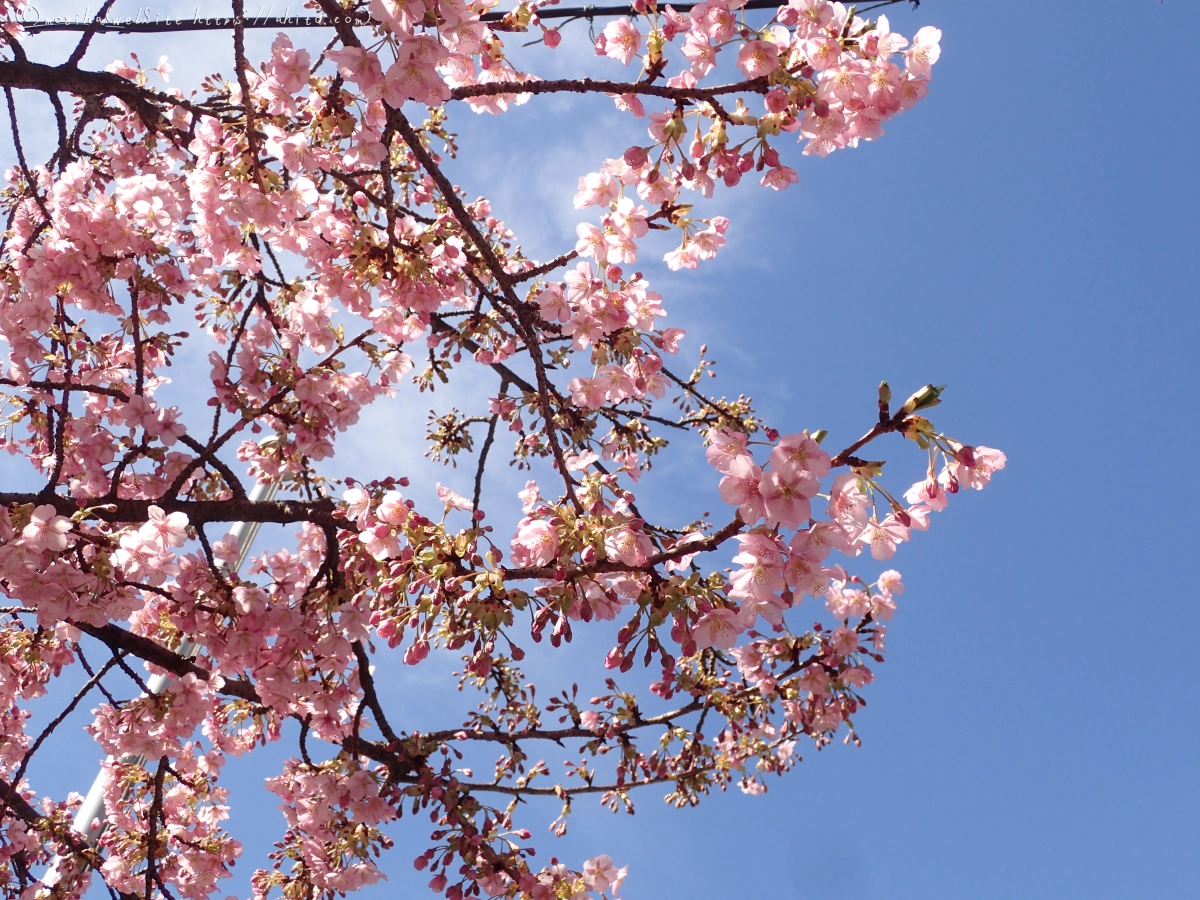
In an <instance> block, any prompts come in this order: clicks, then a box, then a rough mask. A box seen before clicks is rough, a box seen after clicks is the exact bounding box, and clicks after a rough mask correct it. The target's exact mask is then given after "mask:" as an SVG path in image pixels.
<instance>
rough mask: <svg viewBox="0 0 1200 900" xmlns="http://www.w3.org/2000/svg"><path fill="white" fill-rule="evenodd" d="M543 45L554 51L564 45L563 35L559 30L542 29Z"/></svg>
mask: <svg viewBox="0 0 1200 900" xmlns="http://www.w3.org/2000/svg"><path fill="white" fill-rule="evenodd" d="M542 43H544V44H545V45H546V46H547V47H549V48H550V49H551V50H553V49H554V48H555V47H557V46H558V45H559V44H560V43H562V35H561V34H559V31H558V29H557V28H545V27H543V28H542Z"/></svg>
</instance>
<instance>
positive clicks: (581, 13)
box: [25, 0, 920, 34]
mask: <svg viewBox="0 0 1200 900" xmlns="http://www.w3.org/2000/svg"><path fill="white" fill-rule="evenodd" d="M898 3H911V4H912V5H913V6H919V5H920V0H877V2H875V3H872V4H870V5H869V6H864V7H861V8H859V9H858V10H857V12H858V13H859V14H860V15H861V14H862V13H865V12H870V11H871V10H873V9H879V8H880V7H884V6H895V5H896V4H898ZM698 5H699V4H698V3H672V4H671V8H672V9H674V10H675V11H676V12H680V13H685V12H688V11H689V10H692V9H694V8H695V7H696V6H698ZM781 5H782V4H780V2H779V0H747V2H746V3H745V4H743V5H742V7H740V8H741V9H752V10H753V9H777V8H778V7H779V6H781ZM345 12H347V13H349V10H345ZM638 14H639V11H638V10H637V9H636V8H635V7H634V6H633V5H632V4H629V5H617V6H566V7H562V8H561V9H558V8H555V7H543V8H542V9H539V10H538V13H537V15H538V18H539V19H546V20H550V19H588V20H591V19H605V18H609V17H611V16H630V15H633V16H636V15H638ZM508 15H509V13H508V12H490V13H484V14H483V15H482V16H480V17H479V19H480V21H481V22H489V23H502V22H503V21H504V20H505V18H506V17H507V16H508ZM350 24H351V26H352V27H359V28H361V27H365V26H368V25H376V24H378V23H376V22H375V20H374V19H371V18H369V17H368V16H366V15H365V14H359V15H355V16H353V17H352V18H351V22H350ZM91 27H93V25H92V24H91V23H83V22H81V23H74V22H70V23H61V22H59V23H55V22H43V21H37V22H30V23H28V24H27V25H26V26H25V30H26V31H27V32H28V33H30V34H40V33H42V32H49V31H84V30H86V29H88V28H91ZM94 27H95V30H96V31H97V32H100V33H104V34H174V33H176V32H183V31H228V30H229V29H231V28H233V27H234V21H233V19H232V18H231V17H228V16H205V17H201V16H196V17H195V18H192V19H174V20H172V19H167V20H165V21H162V22H159V21H157V20H156V21H154V22H134V21H125V22H122V21H120V20H119V19H118V20H117V21H113V22H104V23H102V24H99V25H96V26H94ZM242 27H243V28H271V29H275V30H278V29H280V28H332V27H335V23H334V22H331V21H330V20H329V19H328V18H327V17H326V16H304V17H301V16H289V17H286V18H285V17H283V16H252V17H251V18H249V19H247V20H246V21H245V22H244V23H243V24H242ZM496 30H498V31H503V30H505V29H503V28H499V29H496Z"/></svg>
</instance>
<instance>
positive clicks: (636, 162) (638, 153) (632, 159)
mask: <svg viewBox="0 0 1200 900" xmlns="http://www.w3.org/2000/svg"><path fill="white" fill-rule="evenodd" d="M649 158H650V151H649V150H648V149H647V148H646V147H630V148H629V149H628V150H626V151H625V155H624V159H625V162H626V163H628V164H629V165H631V166H633V168H635V169H638V168H641V167H642V166H644V165H645V164H646V160H648V159H649Z"/></svg>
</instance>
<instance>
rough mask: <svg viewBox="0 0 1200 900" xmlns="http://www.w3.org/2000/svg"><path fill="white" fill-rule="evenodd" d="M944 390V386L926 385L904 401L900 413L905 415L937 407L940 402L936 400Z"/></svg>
mask: <svg viewBox="0 0 1200 900" xmlns="http://www.w3.org/2000/svg"><path fill="white" fill-rule="evenodd" d="M945 389H946V386H945V385H944V384H941V385H933V384H927V385H925V387H923V388H921V389H920V390H919V391H917V392H916V393H915V394H913V395H912V396H911V397H909V398H908V399H907V400H905V401H904V406H903V408H902V411H903V412H904V414H905V415H908V414H909V413H915V412H916V411H917V410H920V409H929V407H931V406H937V405H938V404H939V403H941V402H942V401H941V400H939V399H938V397H940V396H941V394H942V391H944V390H945Z"/></svg>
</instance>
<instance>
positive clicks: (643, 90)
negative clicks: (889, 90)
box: [450, 76, 771, 102]
mask: <svg viewBox="0 0 1200 900" xmlns="http://www.w3.org/2000/svg"><path fill="white" fill-rule="evenodd" d="M770 87H771V85H770V82H769V81H768V80H767V78H766V76H763V77H761V78H751V79H749V80H748V81H739V82H735V83H732V84H722V85H718V86H716V87H711V88H702V87H694V88H674V87H667V86H666V85H665V84H648V83H646V82H644V81H607V80H604V79H596V78H558V79H555V80H552V81H494V82H489V83H487V84H467V85H463V86H462V87H457V88H454V90H452V91H451V92H450V97H451V99H454V100H467V99H469V98H471V97H494V96H496V95H497V94H561V93H568V94H647V95H649V96H651V97H664V98H666V99H668V100H683V101H689V100H690V101H693V102H694V101H697V100H699V101H701V102H708V101H711V100H712V99H713V98H714V97H719V96H722V95H724V94H739V93H743V92H746V91H749V92H752V93H766V91H768V90H770Z"/></svg>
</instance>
